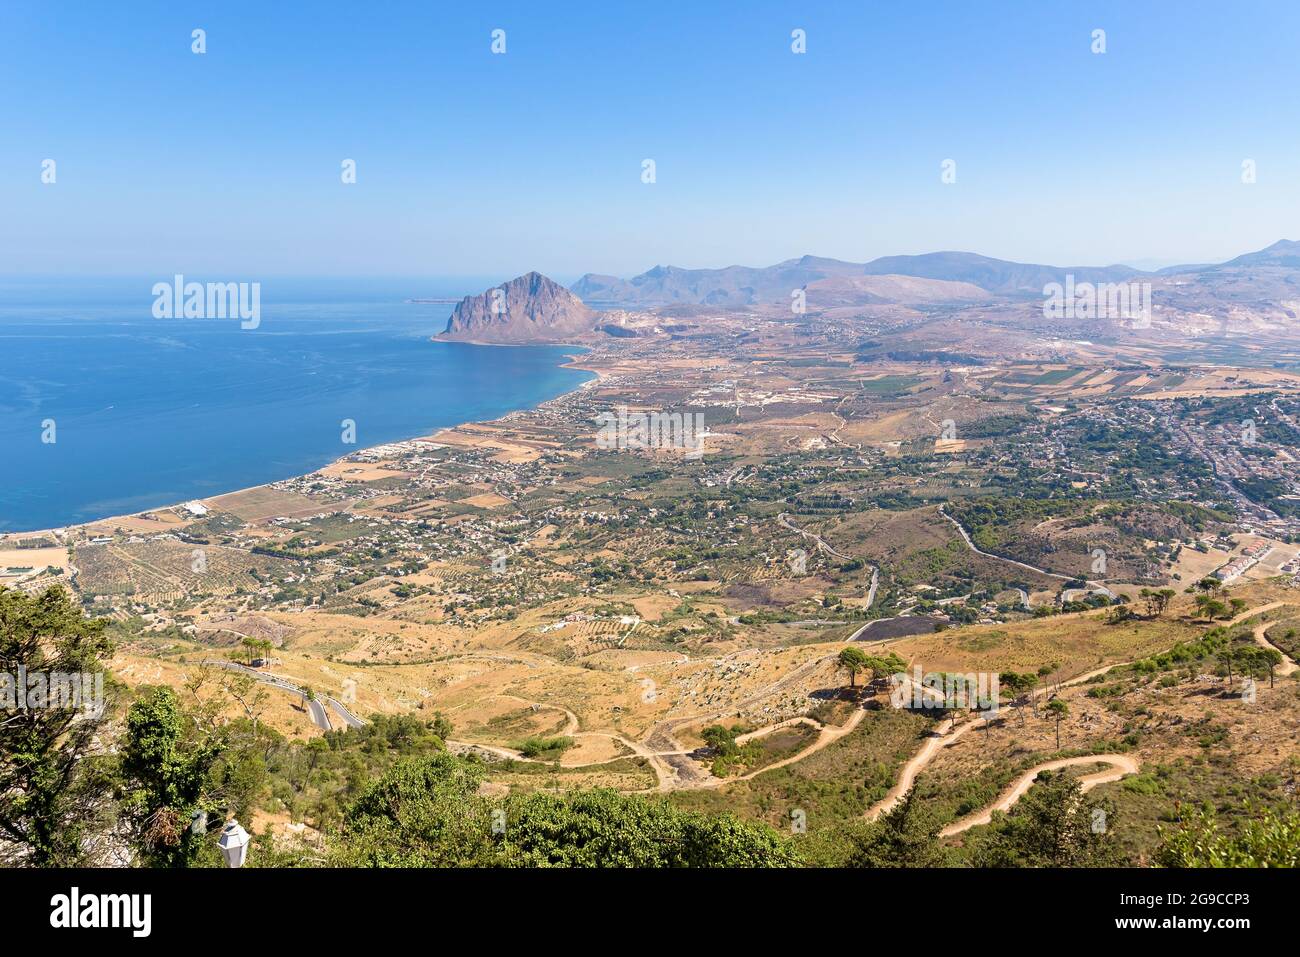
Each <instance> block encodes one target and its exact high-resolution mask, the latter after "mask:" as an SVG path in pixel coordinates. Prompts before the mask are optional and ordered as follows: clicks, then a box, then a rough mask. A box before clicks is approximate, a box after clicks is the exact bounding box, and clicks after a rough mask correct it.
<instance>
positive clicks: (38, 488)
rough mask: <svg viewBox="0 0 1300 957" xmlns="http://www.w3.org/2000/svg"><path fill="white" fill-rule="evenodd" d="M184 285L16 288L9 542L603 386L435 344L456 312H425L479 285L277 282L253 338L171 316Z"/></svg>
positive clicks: (261, 479) (10, 292) (10, 332)
mask: <svg viewBox="0 0 1300 957" xmlns="http://www.w3.org/2000/svg"><path fill="white" fill-rule="evenodd" d="M212 278H213V277H211V276H201V275H194V276H192V277H188V276H187V277H186V279H187V281H188V280H189V279H193V280H195V281H205V280H211V279H212ZM172 279H173V277H172V276H160V277H154V278H153V279H152V280H151V281H150V282H147V283H146V282H144V281H142V280H140V279H137V278H133V277H120V276H115V277H85V278H82V279H78V280H69V279H46V280H25V281H22V282H9V281H5V280H0V342H3V347H2V348H0V461H3V462H4V466H3V469H2V471H3V476H4V478H3V482H0V533H16V532H17V533H21V532H27V531H39V530H45V529H51V528H62V527H67V526H72V525H81V524H86V523H88V522H94V521H97V520H100V519H105V518H112V517H115V516H120V515H126V514H132V513H135V512H139V511H144V510H148V509H152V508H163V507H168V506H173V505H177V504H180V503H183V502H186V501H190V500H193V499H202V498H210V497H213V496H216V495H222V494H226V493H229V492H234V491H239V490H241V489H245V488H251V487H255V486H258V485H265V484H268V483H271V482H276V481H282V480H285V479H289V478H293V477H296V476H300V475H304V474H308V473H310V472H313V471H315V470H316V469H319V468H321V467H322V466H325V465H328V464H329V463H330V462H333V461H336V460H337V459H339V458H342V457H344V456H346V455H348V454H350V453H352V452H356V451H359V450H361V449H364V448H367V447H371V446H375V445H381V444H384V443H388V442H395V441H401V440H405V439H411V438H415V437H418V436H422V435H429V434H432V433H433V432H436V431H438V430H439V429H442V428H446V427H449V426H454V425H457V424H460V423H463V422H469V421H479V420H490V419H496V418H499V417H500V416H502V415H505V414H507V413H509V412H512V411H518V410H521V409H528V408H533V407H535V406H537V405H538V404H540V403H542V402H545V401H547V400H548V399H552V398H555V397H556V396H558V395H562V394H564V393H565V392H568V391H571V390H572V389H574V388H576V387H578V386H579V385H580V384H581V383H582V382H584V381H586V380H587V379H590V378H592V375H591V374H590V373H587V372H584V371H581V370H578V369H574V368H565V367H564V363H566V362H567V361H568V357H570V356H572V355H573V354H575V352H580V351H582V350H581V349H578V348H577V347H569V346H504V347H503V346H480V345H474V344H467V343H453V342H441V341H436V340H435V339H434V336H436V334H437V333H439V332H441V331H442V329H443V327H444V326H445V324H446V320H447V317H448V316H449V315H450V313H451V310H452V308H453V306H452V303H451V302H412V301H409V300H419V299H438V300H455V299H458V298H460V297H461V296H464V295H467V294H472V293H476V292H481V291H482V288H484V287H483V286H481V285H480V283H483V282H485V281H486V280H483V279H480V278H470V277H464V278H459V279H457V278H440V279H432V280H429V279H426V280H421V281H412V280H406V279H399V280H390V279H383V278H375V279H335V280H317V279H268V280H265V281H263V282H261V283H260V289H259V292H260V317H259V319H258V321H257V323H256V325H255V327H254V326H253V324H252V323H251V322H245V323H242V324H241V322H240V320H239V319H238V318H225V319H159V318H155V316H154V314H153V312H152V311H151V310H152V307H153V304H154V301H155V297H154V296H153V295H152V294H151V287H152V285H153V283H154V282H167V283H170V282H171V281H172ZM349 422H350V423H352V427H351V428H350V429H349V427H348V425H347V423H349ZM347 439H351V440H352V441H351V442H348V441H347Z"/></svg>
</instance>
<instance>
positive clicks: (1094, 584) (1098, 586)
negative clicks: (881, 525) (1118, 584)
mask: <svg viewBox="0 0 1300 957" xmlns="http://www.w3.org/2000/svg"><path fill="white" fill-rule="evenodd" d="M939 514H940V515H942V516H943V517H944V518H946V519H947V520H948V521H950V522H952V524H953V527H954V528H956V529H957V531H958V532H960V533H961V538H962V541H964V542H965V543H966V547H967V548H969V549H970V550H971V551H972V552H974V553H975V554H976V555H983V556H984V557H985V558H992V559H993V560H995V561H999V562H1006V563H1007V564H1008V565H1015V566H1016V567H1017V568H1023V569H1024V570H1025V571H1030V572H1037V573H1038V574H1040V575H1046V576H1047V577H1048V578H1055V579H1057V580H1059V581H1064V582H1068V581H1074V580H1075V579H1076V578H1078V576H1077V575H1062V574H1059V573H1058V572H1049V571H1048V570H1047V569H1046V568H1038V567H1037V566H1035V565H1029V564H1026V563H1025V562H1018V561H1016V560H1015V559H1014V558H1005V557H1003V556H1002V555H994V554H993V553H992V552H986V551H984V550H983V549H981V548H978V547H977V546H976V545H975V543H974V542H973V541H971V537H970V535H969V534H968V533H967V532H966V529H965V528H963V527H962V524H961V522H959V521H957V519H955V518H953V517H952V516H951V515H949V514H948V513H947V512H945V511H944V510H943V506H942V505H940V506H939ZM1086 583H1087V584H1088V585H1089V586H1090V587H1091V588H1092V590H1093V591H1099V592H1101V593H1102V594H1103V595H1105V596H1106V597H1108V598H1112V599H1113V598H1116V597H1118V596H1116V594H1115V593H1114V592H1113V591H1111V590H1110V589H1109V588H1107V587H1106V584H1105V583H1104V582H1102V581H1100V580H1097V581H1093V580H1086ZM1028 600H1029V597H1028V596H1027V595H1026V596H1025V601H1026V603H1027V602H1028Z"/></svg>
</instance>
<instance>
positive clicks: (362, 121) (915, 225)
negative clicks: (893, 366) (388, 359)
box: [0, 0, 1300, 280]
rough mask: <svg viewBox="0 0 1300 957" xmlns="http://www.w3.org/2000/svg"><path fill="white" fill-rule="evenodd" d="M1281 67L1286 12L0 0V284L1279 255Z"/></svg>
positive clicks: (1297, 109) (1285, 151) (1293, 213)
mask: <svg viewBox="0 0 1300 957" xmlns="http://www.w3.org/2000/svg"><path fill="white" fill-rule="evenodd" d="M543 7H550V8H552V10H551V12H544V11H543V9H542V8H543ZM195 28H202V29H204V30H206V43H207V52H206V53H204V54H202V55H197V54H195V53H193V52H191V44H192V40H191V31H192V30H194V29H195ZM497 28H499V29H503V30H505V31H506V53H505V54H504V55H494V54H493V53H492V52H491V49H490V46H491V32H492V31H493V30H494V29H497ZM796 28H801V29H803V30H805V31H806V34H807V52H806V53H805V54H802V55H796V54H794V53H792V52H791V31H792V30H794V29H796ZM1095 29H1104V30H1105V31H1106V52H1105V53H1104V54H1094V53H1092V52H1091V49H1090V47H1091V45H1092V42H1093V41H1092V31H1093V30H1095ZM1297 36H1300V4H1297V3H1296V2H1294V0H1279V2H1269V3H1249V2H1243V3H1238V2H1234V3H1232V4H1227V3H1189V2H1177V3H1175V2H1141V3H1133V2H1123V3H1114V4H1107V3H1074V2H1065V0H1060V2H1057V0H1048V2H1042V0H1039V2H1026V3H993V2H989V3H973V2H953V3H942V2H934V0H927V2H924V3H911V2H901V0H900V2H897V3H893V2H879V3H877V2H872V3H866V2H861V0H859V2H851V3H849V2H846V3H842V4H831V3H825V4H823V3H808V2H804V3H754V2H745V3H732V2H728V3H722V2H718V3H707V2H701V0H696V2H687V3H680V4H678V3H671V2H659V0H654V2H638V3H633V2H622V0H605V2H602V3H593V4H590V5H586V4H578V3H545V2H543V0H533V2H529V3H520V4H490V3H482V4H480V3H472V4H471V3H456V4H442V3H436V2H430V0H423V2H419V3H396V2H385V0H370V2H365V3H362V2H347V3H335V2H327V0H318V2H312V3H302V4H291V3H287V2H285V3H280V2H267V0H261V2H256V3H242V2H224V0H223V2H221V3H206V4H200V3H195V4H186V3H183V2H181V3H178V2H170V3H157V4H154V3H146V2H135V0H132V2H112V3H104V2H66V3H57V4H55V3H40V4H33V3H18V2H17V0H0V274H5V275H24V274H27V275H32V274H61V275H77V274H114V273H121V274H130V275H148V276H168V275H170V274H172V273H173V272H184V273H186V274H187V275H191V276H193V277H195V278H199V279H208V278H220V279H250V280H255V279H258V278H259V277H262V276H274V275H285V274H289V275H329V274H335V275H356V276H362V275H405V276H413V275H430V276H432V275H474V276H488V275H499V276H501V277H502V278H505V277H508V276H510V275H514V274H517V273H520V272H523V271H525V270H528V269H538V270H541V271H543V272H547V273H549V274H552V275H555V276H557V277H560V278H565V279H570V278H574V277H576V276H577V275H578V274H580V273H582V272H587V271H592V272H608V273H615V274H619V275H629V274H632V273H635V272H640V271H642V270H644V269H647V268H649V267H650V266H652V265H655V264H656V263H672V264H676V265H682V266H693V267H698V266H724V265H728V264H731V263H744V264H748V265H766V264H769V263H772V262H776V261H778V260H781V259H786V258H790V257H794V256H799V255H802V254H804V253H814V254H817V255H823V256H833V257H837V258H841V259H851V260H859V261H860V260H867V259H871V258H874V257H876V256H880V255H888V254H895V253H917V252H926V251H932V250H938V249H964V250H972V251H976V252H981V253H985V254H987V255H992V256H999V257H1004V258H1008V259H1018V260H1026V261H1035V262H1047V263H1053V264H1058V265H1087V264H1100V263H1109V262H1116V261H1135V260H1159V261H1161V262H1166V263H1167V262H1188V261H1195V262H1201V261H1212V260H1220V259H1225V258H1228V257H1231V256H1234V255H1236V254H1238V253H1241V252H1244V251H1248V250H1252V249H1257V248H1260V247H1262V246H1265V245H1268V244H1270V243H1272V242H1274V241H1275V240H1277V239H1281V238H1291V239H1296V238H1300V106H1298V105H1297V104H1298V103H1300V96H1298V95H1297V94H1298V91H1300V56H1297V54H1296V38H1297ZM45 159H54V160H55V161H56V164H57V166H56V174H57V181H56V182H55V183H54V184H53V185H47V184H43V183H42V182H41V171H42V161H43V160H45ZM345 159H353V160H355V161H356V163H357V182H356V184H355V185H344V184H343V183H342V182H341V178H340V172H341V165H340V164H341V163H342V161H343V160H345ZM644 159H653V160H654V161H655V164H656V175H657V182H655V183H654V184H652V185H647V184H645V183H643V182H642V181H641V179H642V161H643V160H644ZM946 159H952V160H955V161H956V182H955V183H951V184H945V183H943V182H941V176H940V173H941V164H942V163H943V161H944V160H946ZM1246 159H1251V160H1253V161H1254V162H1255V164H1256V168H1257V179H1258V181H1257V182H1256V183H1254V184H1252V185H1246V184H1243V183H1242V162H1243V160H1246Z"/></svg>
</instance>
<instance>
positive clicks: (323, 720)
mask: <svg viewBox="0 0 1300 957" xmlns="http://www.w3.org/2000/svg"><path fill="white" fill-rule="evenodd" d="M203 664H205V665H211V666H212V667H215V668H225V669H226V670H227V671H239V672H242V673H243V674H246V675H251V676H252V677H254V678H256V679H257V680H258V681H260V682H262V683H263V684H268V685H270V686H271V687H272V688H279V689H280V690H281V691H287V692H289V693H290V694H296V695H299V696H301V697H304V698H305V697H306V696H305V695H304V694H303V689H302V687H301V686H300V685H297V684H294V683H293V682H292V681H290V680H289V679H287V678H282V677H280V676H279V675H273V674H270V673H269V672H266V671H258V670H257V669H256V668H250V667H248V665H241V664H240V663H239V662H237V661H213V660H209V661H205V662H203ZM306 705H307V713H308V714H309V715H310V716H311V721H312V724H314V725H316V727H318V728H320V729H322V730H324V731H329V730H332V727H331V725H330V716H329V712H328V711H326V710H325V706H326V705H328V706H329V707H330V708H332V709H333V711H334V713H335V714H337V715H338V716H339V718H341V719H342V721H343V723H344V724H346V725H347V726H348V727H350V728H359V727H361V726H362V725H363V724H365V723H366V722H365V721H364V720H363V719H361V718H359V717H357V716H356V715H355V714H354V713H353V712H352V711H350V710H349V709H348V707H347V706H346V705H345V704H343V702H341V701H339V700H337V699H335V698H331V697H328V696H326V697H324V698H318V699H317V700H315V701H307V702H306Z"/></svg>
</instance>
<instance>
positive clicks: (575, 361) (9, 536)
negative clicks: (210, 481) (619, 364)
mask: <svg viewBox="0 0 1300 957" xmlns="http://www.w3.org/2000/svg"><path fill="white" fill-rule="evenodd" d="M433 338H434V341H439V342H453V341H454V342H456V343H457V344H458V345H498V346H516V347H517V346H562V347H567V348H575V347H576V348H588V347H586V346H581V345H579V344H577V343H564V342H535V343H513V342H497V343H489V342H462V341H460V340H449V339H437V338H436V337H433ZM564 358H565V359H567V360H568V361H567V362H561V363H559V364H558V366H557V368H560V369H577V370H579V371H582V372H590V373H591V374H592V376H594V378H591V379H585V380H583V381H582V382H579V383H578V384H577V385H576V386H575V387H574V388H572V389H569V390H567V391H564V392H561V393H559V394H558V395H553V396H551V397H550V398H549V399H546V400H544V401H542V402H539V403H537V404H536V405H531V406H522V407H520V408H518V409H511V410H510V411H508V412H505V413H502V414H501V415H499V416H497V417H496V418H495V419H483V420H476V419H469V420H466V421H463V422H457V423H455V424H453V425H448V426H444V427H441V428H439V429H437V430H436V431H435V432H433V433H422V434H420V435H412V436H407V437H405V438H400V439H390V440H389V441H387V442H378V443H376V444H375V445H372V446H365V447H364V448H359V449H353V450H352V451H350V452H348V453H346V454H345V455H340V456H339V457H338V458H335V459H331V460H330V461H329V462H327V463H326V464H325V465H322V466H321V467H320V468H317V469H313V470H312V471H310V472H301V473H298V474H295V475H286V476H284V477H283V478H278V479H275V480H274V481H271V482H263V483H261V484H259V485H249V486H245V487H241V488H233V489H228V490H226V491H223V492H217V493H216V494H214V495H207V496H204V497H202V498H190V499H185V500H184V501H179V502H170V503H167V504H164V505H155V506H153V507H152V508H145V509H141V510H140V511H138V512H126V513H123V514H120V515H106V516H104V517H103V518H97V519H93V520H92V521H89V522H77V523H75V524H70V525H58V526H54V527H50V528H38V529H31V530H27V531H13V532H0V547H4V546H5V545H7V544H11V543H13V542H16V541H21V540H23V539H25V538H32V537H36V536H41V535H49V536H53V537H54V538H55V539H56V540H57V541H59V542H60V544H68V541H69V539H70V536H72V535H73V534H74V533H76V532H78V531H85V530H86V529H89V528H93V527H95V526H98V525H103V524H104V523H106V522H120V521H124V520H126V519H138V518H140V517H142V516H144V515H149V514H152V513H154V512H160V511H169V510H172V509H177V508H181V507H183V506H184V505H186V504H187V503H189V502H198V503H200V504H206V503H208V502H211V501H213V500H214V499H218V498H223V497H225V496H227V495H238V494H240V493H241V492H251V491H255V490H257V489H263V488H270V487H271V486H273V485H276V484H277V483H279V482H288V481H291V480H293V479H301V478H306V477H307V476H309V475H315V474H316V473H317V472H320V471H322V470H324V469H328V468H331V467H333V466H335V465H338V464H339V463H341V462H344V461H346V460H347V459H348V458H349V457H350V456H353V455H356V454H357V453H358V452H364V451H366V449H370V448H377V447H379V446H382V445H392V444H394V443H396V442H411V441H415V440H417V439H423V438H431V437H432V435H436V434H437V433H438V432H446V431H449V430H454V429H459V428H463V427H465V426H468V425H478V424H491V423H494V422H500V421H502V420H503V419H505V417H506V416H508V415H514V414H515V413H518V412H526V411H528V410H530V409H540V408H544V407H545V406H546V405H547V404H549V403H551V402H556V401H559V400H560V399H563V398H566V397H568V396H571V395H573V394H575V393H577V392H581V391H582V390H584V389H587V388H590V387H591V386H592V385H593V384H596V383H599V382H601V381H603V380H604V379H606V378H608V377H609V373H608V372H607V371H605V370H604V369H601V368H599V367H597V366H595V365H591V364H584V362H583V358H584V355H583V354H580V353H567V354H565V356H564Z"/></svg>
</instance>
